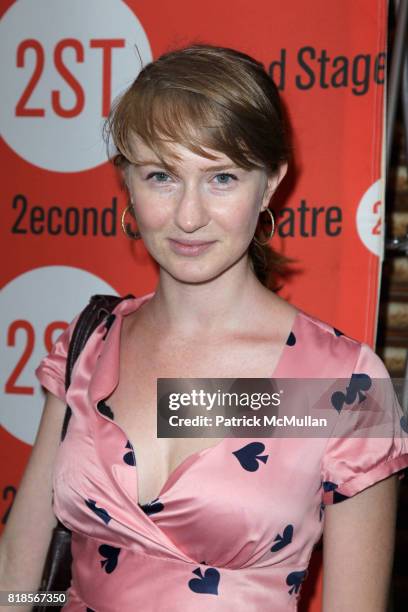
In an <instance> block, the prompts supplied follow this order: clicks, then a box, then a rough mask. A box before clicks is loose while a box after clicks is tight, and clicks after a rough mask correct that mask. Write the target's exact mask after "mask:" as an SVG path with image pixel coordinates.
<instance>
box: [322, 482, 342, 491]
mask: <svg viewBox="0 0 408 612" xmlns="http://www.w3.org/2000/svg"><path fill="white" fill-rule="evenodd" d="M338 486H339V485H337V484H336V483H335V482H330V480H325V481H324V482H323V491H325V492H326V491H334V490H335V489H337V487H338Z"/></svg>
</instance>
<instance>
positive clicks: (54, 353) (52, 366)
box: [35, 315, 79, 402]
mask: <svg viewBox="0 0 408 612" xmlns="http://www.w3.org/2000/svg"><path fill="white" fill-rule="evenodd" d="M78 318H79V315H77V316H76V317H75V318H74V320H73V321H72V322H71V323H70V324H69V325H68V327H67V328H66V329H65V330H64V331H63V332H62V334H60V336H59V337H58V338H57V340H56V342H55V343H54V344H53V346H52V348H51V351H50V352H49V354H48V355H46V356H45V357H44V358H43V359H42V360H41V361H40V363H39V365H38V367H37V369H36V370H35V375H36V377H37V378H38V380H39V381H40V383H41V385H42V386H43V387H44V388H45V389H47V391H51V393H53V394H54V395H56V396H57V397H58V398H59V399H60V400H62V401H63V402H65V367H66V361H67V354H68V347H69V342H70V339H71V337H72V333H73V331H74V328H75V325H76V322H77V320H78Z"/></svg>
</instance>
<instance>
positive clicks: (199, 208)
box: [175, 185, 209, 233]
mask: <svg viewBox="0 0 408 612" xmlns="http://www.w3.org/2000/svg"><path fill="white" fill-rule="evenodd" d="M208 222H209V216H208V212H207V209H206V207H205V205H204V202H203V198H202V196H201V195H200V193H199V188H198V186H197V185H189V186H186V187H184V189H183V192H182V194H180V197H179V200H178V202H177V209H176V214H175V223H176V225H177V226H178V227H179V228H180V229H182V230H183V231H184V232H187V233H190V232H194V231H195V230H197V229H199V228H200V227H204V226H205V225H207V223H208Z"/></svg>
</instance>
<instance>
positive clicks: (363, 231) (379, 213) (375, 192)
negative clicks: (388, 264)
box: [356, 179, 384, 257]
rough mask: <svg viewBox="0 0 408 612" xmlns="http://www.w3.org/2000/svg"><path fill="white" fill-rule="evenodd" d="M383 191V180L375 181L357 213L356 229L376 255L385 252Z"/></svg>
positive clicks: (363, 198) (361, 238) (358, 207)
mask: <svg viewBox="0 0 408 612" xmlns="http://www.w3.org/2000/svg"><path fill="white" fill-rule="evenodd" d="M383 191H384V183H383V180H382V179H378V180H377V181H375V182H374V183H373V184H372V185H370V187H369V188H368V189H367V191H366V192H365V193H364V194H363V196H362V198H361V199H360V202H359V203H358V206H357V211H356V228H357V232H358V235H359V238H360V240H361V242H362V243H363V244H364V245H365V247H366V248H367V249H368V250H369V251H371V253H373V254H374V255H378V256H379V257H381V256H382V250H383V240H384V236H383V232H382V224H383V206H382V202H383Z"/></svg>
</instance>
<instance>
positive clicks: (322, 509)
mask: <svg viewBox="0 0 408 612" xmlns="http://www.w3.org/2000/svg"><path fill="white" fill-rule="evenodd" d="M325 507H326V506H325V504H324V503H323V502H321V504H320V508H319V521H321V520H322V518H323V516H324V509H325Z"/></svg>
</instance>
